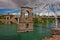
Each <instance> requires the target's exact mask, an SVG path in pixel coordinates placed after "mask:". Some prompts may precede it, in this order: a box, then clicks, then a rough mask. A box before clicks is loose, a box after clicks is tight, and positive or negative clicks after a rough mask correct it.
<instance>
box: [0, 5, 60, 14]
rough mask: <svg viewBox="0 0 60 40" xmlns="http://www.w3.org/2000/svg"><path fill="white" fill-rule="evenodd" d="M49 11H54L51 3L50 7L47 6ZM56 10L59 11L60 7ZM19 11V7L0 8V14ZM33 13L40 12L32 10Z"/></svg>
mask: <svg viewBox="0 0 60 40" xmlns="http://www.w3.org/2000/svg"><path fill="white" fill-rule="evenodd" d="M49 11H51V12H55V10H54V5H51V6H50V8H49ZM57 11H60V9H57ZM19 12H21V9H15V8H0V14H8V13H10V14H12V13H19ZM33 13H40V12H37V11H35V12H33Z"/></svg>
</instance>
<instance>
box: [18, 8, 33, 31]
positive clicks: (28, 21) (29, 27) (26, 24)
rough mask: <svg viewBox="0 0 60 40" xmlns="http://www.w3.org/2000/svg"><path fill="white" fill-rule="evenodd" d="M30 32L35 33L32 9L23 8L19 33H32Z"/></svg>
mask: <svg viewBox="0 0 60 40" xmlns="http://www.w3.org/2000/svg"><path fill="white" fill-rule="evenodd" d="M26 13H28V15H25V14H26ZM30 31H33V17H32V8H30V7H21V15H20V22H19V30H18V32H30Z"/></svg>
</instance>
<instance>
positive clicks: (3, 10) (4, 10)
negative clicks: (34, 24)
mask: <svg viewBox="0 0 60 40" xmlns="http://www.w3.org/2000/svg"><path fill="white" fill-rule="evenodd" d="M20 11H21V10H20V9H14V8H0V14H7V13H10V14H11V13H19V12H20Z"/></svg>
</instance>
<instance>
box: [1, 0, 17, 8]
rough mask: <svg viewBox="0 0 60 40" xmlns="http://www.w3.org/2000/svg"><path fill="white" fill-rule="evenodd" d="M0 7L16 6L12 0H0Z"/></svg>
mask: <svg viewBox="0 0 60 40" xmlns="http://www.w3.org/2000/svg"><path fill="white" fill-rule="evenodd" d="M0 8H17V5H16V4H15V3H14V2H12V0H0Z"/></svg>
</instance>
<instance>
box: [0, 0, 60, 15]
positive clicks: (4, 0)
mask: <svg viewBox="0 0 60 40" xmlns="http://www.w3.org/2000/svg"><path fill="white" fill-rule="evenodd" d="M37 4H38V5H37ZM41 4H42V6H43V5H45V4H49V5H50V4H56V5H57V4H60V0H0V14H2V13H18V12H20V7H21V6H29V7H32V8H35V7H37V10H39V8H41V6H39V5H41ZM43 10H44V9H43ZM49 10H52V11H53V10H54V9H53V8H52V7H51V8H50V9H49ZM59 10H60V9H59ZM38 13H39V12H38Z"/></svg>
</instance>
